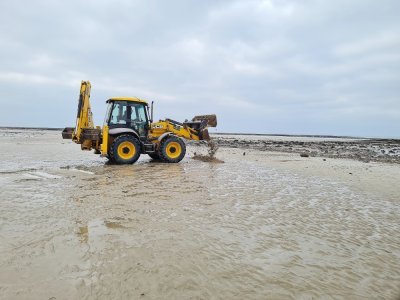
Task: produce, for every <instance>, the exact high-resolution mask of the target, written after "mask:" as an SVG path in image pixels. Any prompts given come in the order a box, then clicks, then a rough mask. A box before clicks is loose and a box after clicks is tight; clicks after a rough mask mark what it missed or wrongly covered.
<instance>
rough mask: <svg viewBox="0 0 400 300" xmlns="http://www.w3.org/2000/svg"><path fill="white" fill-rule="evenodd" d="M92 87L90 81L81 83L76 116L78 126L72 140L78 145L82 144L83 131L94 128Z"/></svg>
mask: <svg viewBox="0 0 400 300" xmlns="http://www.w3.org/2000/svg"><path fill="white" fill-rule="evenodd" d="M90 87H91V86H90V82H89V81H82V82H81V89H80V93H79V100H78V112H77V116H76V126H75V130H74V132H73V134H72V140H73V141H74V142H75V143H78V144H80V143H82V141H81V137H82V130H83V129H92V128H94V125H93V118H92V110H91V108H90Z"/></svg>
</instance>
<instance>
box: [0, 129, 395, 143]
mask: <svg viewBox="0 0 400 300" xmlns="http://www.w3.org/2000/svg"><path fill="white" fill-rule="evenodd" d="M0 129H11V130H50V131H62V130H63V129H64V128H52V127H17V126H0ZM211 135H245V136H285V137H308V138H334V139H337V138H341V139H357V140H382V141H385V140H400V138H379V137H355V136H346V135H326V134H279V133H240V132H211Z"/></svg>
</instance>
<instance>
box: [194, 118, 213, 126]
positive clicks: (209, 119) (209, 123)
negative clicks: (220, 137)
mask: <svg viewBox="0 0 400 300" xmlns="http://www.w3.org/2000/svg"><path fill="white" fill-rule="evenodd" d="M196 121H207V123H206V126H205V127H217V116H216V115H202V116H195V117H194V118H193V119H192V122H196Z"/></svg>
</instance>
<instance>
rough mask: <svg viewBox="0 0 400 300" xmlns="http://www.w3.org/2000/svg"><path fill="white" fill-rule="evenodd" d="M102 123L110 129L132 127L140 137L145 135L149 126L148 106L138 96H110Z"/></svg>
mask: <svg viewBox="0 0 400 300" xmlns="http://www.w3.org/2000/svg"><path fill="white" fill-rule="evenodd" d="M107 103H108V107H107V112H106V118H105V120H104V125H107V126H108V127H109V128H110V129H113V128H128V129H133V130H134V131H135V132H136V133H137V134H138V135H139V136H140V137H141V138H142V137H143V138H145V137H147V132H148V130H149V128H150V118H149V107H148V104H147V102H146V101H144V100H141V99H139V98H128V97H120V98H111V99H109V100H107Z"/></svg>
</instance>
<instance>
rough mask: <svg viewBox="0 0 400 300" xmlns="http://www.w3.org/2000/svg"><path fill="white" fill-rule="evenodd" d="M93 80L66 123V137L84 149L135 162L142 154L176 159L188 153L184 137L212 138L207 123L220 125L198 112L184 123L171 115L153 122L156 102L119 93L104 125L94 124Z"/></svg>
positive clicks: (120, 161) (83, 87) (117, 160)
mask: <svg viewBox="0 0 400 300" xmlns="http://www.w3.org/2000/svg"><path fill="white" fill-rule="evenodd" d="M90 88H91V86H90V82H89V81H82V83H81V89H80V93H79V99H78V113H77V117H76V126H75V127H66V128H65V129H64V130H63V132H62V137H63V138H64V139H72V141H73V142H75V143H77V144H80V145H81V149H82V150H92V149H94V151H95V153H96V154H100V155H101V156H103V157H107V158H108V159H109V160H110V161H112V162H114V163H116V164H132V163H134V162H136V161H137V160H138V159H139V156H140V154H148V155H149V156H150V157H151V158H153V159H156V160H160V161H163V162H168V163H177V162H179V161H181V160H182V159H183V157H184V156H185V153H186V145H185V142H184V141H183V139H188V140H207V141H209V140H210V136H209V134H208V130H207V128H208V127H216V126H217V117H216V116H215V115H203V116H196V117H194V118H193V119H192V120H191V121H185V122H183V123H180V122H176V121H174V120H171V119H165V120H160V121H158V122H153V102H152V103H151V107H150V108H149V105H148V103H147V102H146V101H145V100H142V99H139V98H132V97H116V98H110V99H108V100H107V101H106V103H108V108H107V113H106V117H105V121H104V125H103V127H102V128H101V127H100V126H96V127H95V126H94V124H93V118H92V111H91V108H90Z"/></svg>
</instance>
